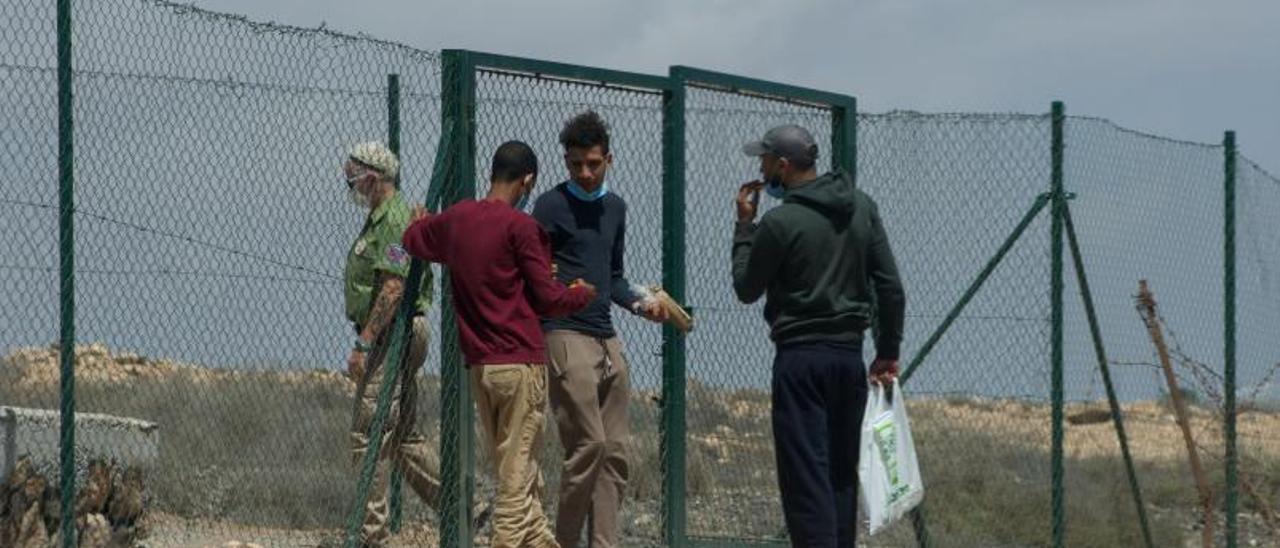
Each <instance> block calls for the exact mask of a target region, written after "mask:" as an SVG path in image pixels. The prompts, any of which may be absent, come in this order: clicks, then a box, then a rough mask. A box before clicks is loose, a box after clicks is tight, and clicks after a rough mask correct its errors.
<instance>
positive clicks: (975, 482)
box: [858, 112, 1051, 546]
mask: <svg viewBox="0 0 1280 548" xmlns="http://www.w3.org/2000/svg"><path fill="white" fill-rule="evenodd" d="M1049 128H1050V120H1049V117H1048V116H1044V115H1040V116H1035V115H983V114H956V115H928V116H924V115H920V114H917V113H910V112H893V113H888V114H881V115H863V116H861V117H860V119H859V127H858V144H859V147H858V153H859V154H858V156H859V161H858V164H859V165H858V167H859V177H858V185H859V187H860V188H862V189H863V190H865V191H866V192H867V193H868V194H870V195H871V196H872V197H873V198H874V199H875V200H876V201H877V202H878V204H879V205H880V211H881V215H882V216H883V218H884V219H885V225H886V229H887V231H888V234H889V240H890V243H891V244H892V245H893V248H894V251H895V255H896V257H897V260H898V267H899V269H900V271H901V274H902V280H903V284H904V285H905V286H906V289H907V311H908V312H907V322H906V332H905V335H904V339H903V341H904V343H903V350H902V356H903V357H904V363H905V362H906V360H907V359H911V360H913V361H912V362H911V365H915V364H917V363H919V364H920V365H919V366H918V367H919V368H918V369H915V370H911V369H910V367H911V365H908V371H911V376H910V377H909V378H908V382H907V383H906V389H907V390H908V392H909V393H910V395H911V398H912V403H911V405H910V407H909V409H910V412H911V418H912V427H913V433H914V435H915V441H916V445H917V449H918V451H919V453H920V458H921V466H922V469H921V471H922V473H923V474H924V481H925V484H926V485H927V486H928V489H929V491H928V497H927V498H928V501H927V509H928V519H929V525H930V532H931V533H932V534H931V537H932V538H933V539H934V540H935V542H936V543H937V544H939V545H952V543H954V545H956V546H966V545H978V544H986V543H992V542H994V543H1021V542H1027V541H1028V540H1029V539H1030V538H1036V537H1035V536H1029V535H1041V537H1040V538H1041V539H1043V538H1044V537H1046V536H1047V534H1048V531H1049V524H1050V520H1049V512H1048V510H1049V507H1050V500H1049V493H1050V469H1049V458H1048V456H1049V452H1048V448H1049V442H1050V435H1049V434H1050V432H1049V427H1050V424H1051V422H1050V420H1049V419H1050V417H1049V407H1048V406H1047V405H1045V403H1046V402H1047V400H1048V398H1049V372H1050V371H1049V365H1050V364H1049V360H1048V349H1049V347H1050V345H1049V342H1050V341H1049V331H1050V323H1049V279H1050V276H1049V275H1050V270H1049V261H1048V260H1047V258H1048V253H1047V252H1048V247H1049V246H1048V241H1049V238H1048V236H1049V230H1048V228H1049V222H1048V219H1049V216H1048V214H1047V213H1048V209H1047V208H1044V207H1043V204H1044V202H1043V199H1042V198H1041V196H1042V195H1044V194H1045V193H1047V192H1048V191H1049V175H1050V161H1049V160H1050V157H1049V156H1050V147H1049V134H1050V132H1049ZM1032 216H1034V217H1032ZM1028 223H1029V224H1028ZM1019 227H1022V228H1023V230H1024V232H1021V233H1018V229H1019ZM1014 238H1016V239H1014ZM1004 245H1010V247H1008V251H1007V255H1005V256H1004V259H1003V261H1002V262H1001V263H999V265H998V266H996V268H995V269H994V270H993V271H991V273H990V277H989V278H988V279H987V280H986V283H985V285H983V286H982V288H981V290H980V291H978V292H977V293H976V294H974V295H973V296H972V300H971V301H969V304H968V307H967V308H965V309H964V311H963V313H962V314H960V315H959V316H958V317H956V319H955V321H954V323H952V324H951V327H950V330H949V331H947V333H946V335H945V336H944V337H942V338H941V339H938V340H937V343H936V345H934V346H932V347H931V348H926V347H925V345H926V344H927V343H928V342H929V341H930V335H931V334H932V333H933V331H934V330H935V329H936V328H937V326H939V325H940V324H942V323H943V321H944V320H945V319H946V318H947V317H948V315H949V314H950V313H951V311H952V308H953V306H954V305H955V304H956V303H957V302H958V301H959V300H960V299H961V298H962V297H964V296H965V295H966V291H967V290H968V289H969V287H970V284H971V283H972V282H973V281H974V279H975V278H976V277H977V275H978V272H979V270H980V269H981V268H982V267H983V265H984V264H985V263H987V261H988V260H989V259H991V258H992V257H994V256H995V255H996V254H997V252H998V251H999V250H1000V249H1001V247H1002V246H1004ZM922 351H929V354H928V356H927V359H926V360H925V361H923V362H921V361H920V360H922V359H924V356H923V355H922ZM975 504H980V505H981V506H983V507H985V509H984V511H989V512H991V514H990V515H993V516H994V515H1010V514H1012V515H1015V516H1017V518H1015V519H1000V520H990V519H972V518H973V517H974V516H973V515H972V512H973V507H974V505H975ZM908 533H909V531H907V530H905V528H900V530H898V531H894V532H893V533H892V534H894V535H895V536H896V537H897V538H899V539H903V538H904V537H905V538H910V537H906V535H907V534H908ZM901 541H903V540H900V542H901Z"/></svg>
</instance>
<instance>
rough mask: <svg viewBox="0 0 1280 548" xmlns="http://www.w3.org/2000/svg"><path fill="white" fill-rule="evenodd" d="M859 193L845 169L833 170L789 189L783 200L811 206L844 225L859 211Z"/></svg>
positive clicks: (838, 223)
mask: <svg viewBox="0 0 1280 548" xmlns="http://www.w3.org/2000/svg"><path fill="white" fill-rule="evenodd" d="M857 194H858V191H857V188H856V187H855V186H854V183H853V178H852V177H850V176H849V175H848V174H847V173H845V172H843V171H832V172H830V173H826V174H823V175H821V176H819V177H818V178H817V179H814V180H812V181H810V182H808V183H805V184H804V185H802V186H799V187H796V188H792V189H789V190H787V197H786V199H785V200H783V201H784V203H794V204H800V205H803V206H806V207H809V208H810V209H813V210H816V211H818V212H819V213H822V214H823V215H824V216H826V217H827V218H829V219H831V220H832V221H833V222H835V223H836V224H837V225H841V226H842V225H844V224H847V223H848V222H849V220H850V219H851V218H852V217H853V214H854V212H855V211H857Z"/></svg>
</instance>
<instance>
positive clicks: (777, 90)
mask: <svg viewBox="0 0 1280 548" xmlns="http://www.w3.org/2000/svg"><path fill="white" fill-rule="evenodd" d="M671 79H672V80H675V82H676V84H677V85H684V86H690V87H695V88H702V89H708V90H712V91H721V92H725V93H736V94H739V95H746V96H750V97H757V98H760V99H767V100H771V101H778V102H782V103H790V104H795V105H802V106H807V107H812V108H820V109H832V108H842V109H846V110H849V111H852V110H854V105H855V103H856V100H855V99H854V98H853V96H850V95H844V94H841V93H832V92H829V91H823V90H820V89H813V88H806V87H801V86H793V85H790V84H783V83H780V82H773V81H769V80H761V79H758V78H750V77H747V76H738V75H736V74H726V73H723V72H716V71H712V70H706V69H700V68H696V67H689V66H684V65H676V66H673V67H671Z"/></svg>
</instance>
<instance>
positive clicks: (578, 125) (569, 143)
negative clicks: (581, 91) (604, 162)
mask: <svg viewBox="0 0 1280 548" xmlns="http://www.w3.org/2000/svg"><path fill="white" fill-rule="evenodd" d="M560 144H561V145H563V146H564V148H565V150H568V149H571V148H592V147H597V146H598V147H600V150H602V151H603V152H604V153H605V154H608V153H609V124H606V123H605V122H604V119H603V118H601V117H600V115H599V114H597V113H596V111H594V110H588V111H586V112H583V113H582V114H579V115H577V116H574V117H573V118H570V119H569V121H568V122H565V123H564V129H562V130H560Z"/></svg>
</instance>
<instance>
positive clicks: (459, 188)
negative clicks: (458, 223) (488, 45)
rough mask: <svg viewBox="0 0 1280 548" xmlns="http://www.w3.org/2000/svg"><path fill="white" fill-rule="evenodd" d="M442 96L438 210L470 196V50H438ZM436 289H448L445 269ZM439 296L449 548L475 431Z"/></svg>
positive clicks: (449, 303)
mask: <svg viewBox="0 0 1280 548" xmlns="http://www.w3.org/2000/svg"><path fill="white" fill-rule="evenodd" d="M443 56H444V74H443V76H444V82H443V86H442V87H443V98H442V108H441V111H442V116H443V124H444V125H445V126H446V130H445V131H447V132H449V135H451V138H452V140H453V142H452V143H451V150H452V152H453V153H454V154H453V160H452V161H451V165H452V166H453V167H452V169H450V170H449V175H448V177H447V178H446V181H447V189H448V190H446V191H445V194H444V196H443V197H442V198H443V203H442V204H441V208H443V207H445V206H448V205H451V204H454V203H456V202H458V201H460V200H463V199H466V198H470V197H473V196H474V195H475V173H474V170H475V149H476V141H475V116H476V85H475V84H476V80H475V65H474V63H473V60H472V58H471V55H470V52H467V51H463V50H445V51H444V54H443ZM441 287H444V288H448V287H450V281H449V272H448V270H447V269H445V271H444V275H443V276H442V281H441ZM442 293H443V294H442V295H441V299H440V302H441V308H440V314H441V319H440V322H441V329H440V331H441V337H440V345H441V354H440V355H441V359H440V391H441V395H440V415H441V416H440V421H441V422H440V460H441V475H442V478H441V484H442V487H441V494H440V498H441V505H440V506H441V508H440V524H441V527H440V529H441V531H440V544H441V546H446V547H451V548H467V547H470V546H471V510H472V508H471V499H472V488H473V485H474V484H475V482H474V481H473V479H474V475H475V467H474V463H473V449H472V448H473V446H474V442H475V440H474V438H475V431H474V427H473V426H472V424H473V422H472V421H473V415H474V413H473V411H472V409H471V407H472V404H471V390H470V386H469V382H468V376H467V371H466V364H465V363H463V359H462V352H461V348H459V346H458V324H457V322H456V320H455V317H454V312H453V306H454V305H453V296H452V292H451V291H448V290H447V289H446V290H445V291H442Z"/></svg>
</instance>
